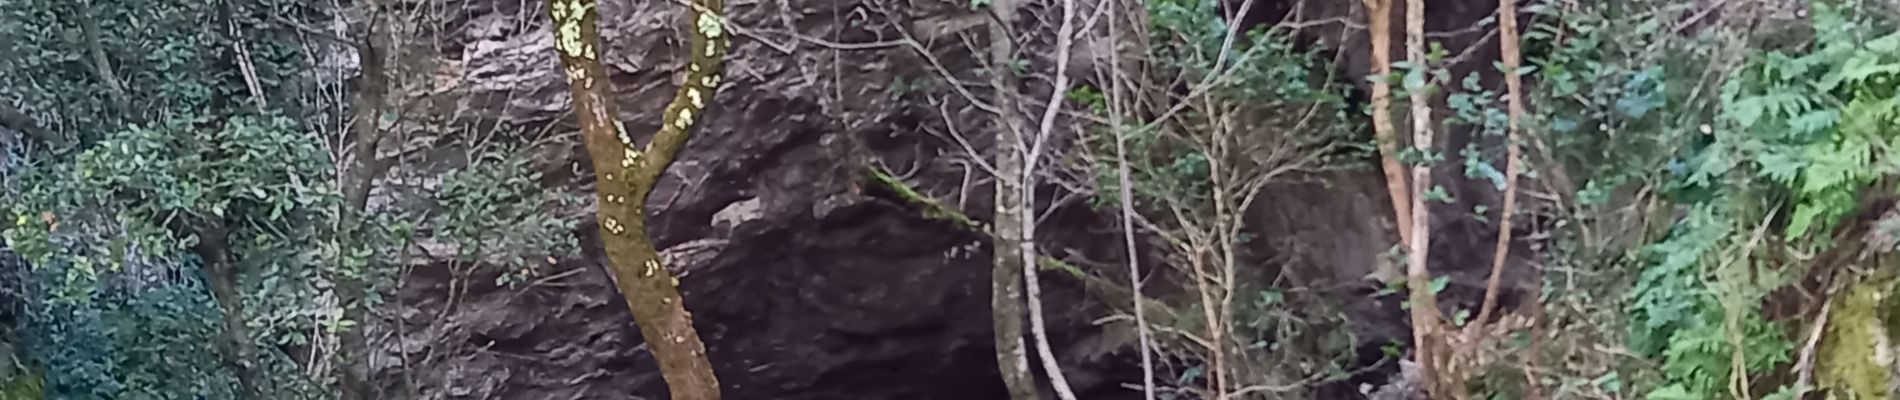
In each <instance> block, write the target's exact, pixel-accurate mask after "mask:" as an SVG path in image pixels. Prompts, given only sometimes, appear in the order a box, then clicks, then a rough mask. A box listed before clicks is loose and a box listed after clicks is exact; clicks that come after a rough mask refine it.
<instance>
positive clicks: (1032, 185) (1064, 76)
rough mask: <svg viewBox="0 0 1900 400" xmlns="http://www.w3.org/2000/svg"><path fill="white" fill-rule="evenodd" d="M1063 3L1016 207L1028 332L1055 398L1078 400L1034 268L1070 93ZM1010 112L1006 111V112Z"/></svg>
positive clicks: (1071, 4)
mask: <svg viewBox="0 0 1900 400" xmlns="http://www.w3.org/2000/svg"><path fill="white" fill-rule="evenodd" d="M1061 1H1062V24H1061V27H1059V28H1057V29H1056V70H1055V72H1054V73H1052V74H1051V75H1054V76H1055V86H1054V87H1053V88H1051V90H1050V93H1049V106H1048V107H1047V108H1045V109H1044V111H1043V114H1042V125H1041V126H1039V127H1038V128H1037V129H1036V131H1035V132H1034V135H1035V136H1034V137H1033V138H1025V139H1028V140H1026V141H1027V142H1030V146H1029V159H1028V160H1027V161H1026V162H1024V163H1023V168H1022V177H1021V178H1020V180H1021V182H1022V184H1021V186H1018V187H1017V188H1016V189H1017V190H1020V191H1022V194H1021V195H1018V197H1019V198H1020V200H1021V203H1018V204H1015V205H1014V206H1016V207H1020V208H1021V210H1022V211H1021V212H1020V213H1021V215H1022V220H1021V221H1018V222H1019V223H1021V224H1022V234H1023V240H1022V242H1021V243H1020V246H1022V250H1021V253H1022V264H1023V266H1024V268H1023V286H1024V287H1025V288H1026V289H1027V290H1028V293H1027V296H1026V297H1027V298H1028V300H1029V330H1030V333H1031V334H1032V335H1033V336H1034V337H1035V338H1036V356H1037V358H1041V359H1042V369H1043V372H1044V373H1045V374H1047V375H1048V376H1049V385H1050V387H1051V388H1053V389H1054V390H1055V393H1056V397H1057V398H1060V399H1062V400H1075V390H1074V389H1071V388H1070V387H1069V380H1068V378H1067V377H1064V376H1063V374H1062V366H1061V365H1060V363H1059V362H1057V360H1056V354H1055V350H1054V349H1051V348H1050V346H1049V328H1048V327H1047V326H1046V324H1045V323H1044V321H1043V316H1042V284H1041V283H1040V279H1039V277H1038V276H1037V273H1036V270H1037V268H1036V267H1035V266H1036V220H1037V217H1036V169H1037V166H1038V165H1039V161H1041V157H1042V153H1043V150H1044V146H1045V145H1047V144H1048V139H1049V136H1050V135H1051V134H1053V133H1054V131H1055V125H1056V117H1057V116H1058V115H1060V114H1061V112H1062V98H1063V96H1064V95H1067V94H1068V91H1069V50H1070V47H1071V46H1073V44H1074V38H1073V37H1072V36H1073V35H1074V33H1075V0H1061ZM999 95H1000V96H1015V95H1016V94H1015V92H1013V91H1012V92H1008V93H1002V94H999ZM1010 110H1011V109H1009V108H1005V109H1003V112H1005V113H1007V112H1010Z"/></svg>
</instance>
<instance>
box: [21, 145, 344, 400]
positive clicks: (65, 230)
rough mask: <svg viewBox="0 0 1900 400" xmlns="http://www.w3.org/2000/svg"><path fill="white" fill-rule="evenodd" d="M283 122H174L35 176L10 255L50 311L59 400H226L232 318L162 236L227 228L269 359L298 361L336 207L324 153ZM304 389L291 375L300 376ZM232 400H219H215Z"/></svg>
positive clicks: (36, 323) (183, 239)
mask: <svg viewBox="0 0 1900 400" xmlns="http://www.w3.org/2000/svg"><path fill="white" fill-rule="evenodd" d="M291 125H292V124H291V123H290V122H289V121H287V120H284V119H281V118H261V117H248V116H238V117H232V118H227V119H222V120H213V119H209V118H192V119H172V120H166V121H163V122H161V123H159V124H156V125H155V126H152V127H142V126H136V125H134V126H130V127H128V128H127V129H124V130H121V131H118V132H115V133H112V134H109V135H106V136H104V137H102V138H101V140H100V142H99V144H98V145H97V146H95V147H93V148H91V149H89V150H87V151H85V152H83V153H82V154H80V155H79V156H78V157H77V160H75V161H74V162H72V163H67V164H51V165H45V166H41V167H39V168H35V169H33V170H32V171H29V173H28V174H26V176H25V177H23V178H22V180H23V183H24V185H22V187H24V188H27V190H26V191H25V192H24V193H19V194H18V195H16V196H13V198H15V199H17V200H20V201H19V202H18V203H15V207H14V208H13V212H14V213H15V215H13V216H12V217H14V218H12V219H13V220H14V222H15V224H14V225H13V226H12V229H9V230H7V231H6V238H7V240H8V247H10V248H12V249H15V250H16V251H19V252H20V253H21V255H22V256H25V258H26V259H27V260H28V261H29V262H30V265H32V268H33V270H34V273H35V276H38V277H42V279H39V280H35V281H36V282H41V283H40V284H38V285H36V287H38V288H40V289H42V290H40V291H37V292H35V293H39V294H40V295H41V296H42V297H39V298H35V299H30V300H32V301H29V302H28V304H32V305H33V306H34V307H35V308H34V310H33V311H32V312H29V313H28V315H29V318H27V321H26V322H27V323H28V325H29V326H32V327H34V329H35V330H33V331H31V332H37V334H35V335H32V336H33V337H38V338H42V340H40V341H37V342H33V343H32V345H33V346H32V347H33V348H35V349H37V350H36V352H35V354H37V357H36V358H38V359H39V360H41V361H42V363H43V364H46V365H61V366H74V367H73V368H64V367H62V368H57V369H54V370H51V371H49V374H48V376H47V387H48V392H49V393H58V394H59V395H57V397H61V398H100V399H167V398H178V397H180V396H184V395H185V394H188V393H195V394H202V395H206V396H211V397H210V398H230V397H229V396H230V394H229V393H230V392H232V390H231V389H229V387H230V386H231V385H232V384H233V382H232V378H231V377H230V371H228V370H226V367H227V364H226V363H224V362H223V358H222V356H221V355H219V352H218V349H219V348H220V346H221V343H222V341H221V340H219V339H218V333H219V332H221V329H222V324H221V322H220V321H221V319H222V318H223V315H222V313H221V312H220V311H219V310H218V309H217V307H216V306H215V305H214V304H215V303H214V302H213V301H212V299H211V295H210V293H209V291H208V289H206V288H205V286H203V284H202V283H201V282H204V281H203V278H204V277H203V276H202V275H200V274H199V272H198V271H199V270H200V265H198V263H197V262H196V261H195V258H194V257H191V256H189V254H190V252H189V251H187V249H188V246H189V244H190V243H191V242H192V241H195V240H197V238H194V237H190V236H188V235H181V234H179V232H177V231H174V230H171V229H168V228H167V224H168V222H167V221H174V220H177V219H180V218H196V219H208V220H215V221H221V223H223V224H225V225H226V226H228V227H230V229H231V236H230V237H229V238H228V239H229V242H230V243H229V244H230V245H231V251H232V253H233V254H234V255H235V256H236V257H237V259H238V268H239V269H240V274H241V278H242V279H241V282H242V283H241V284H242V286H243V287H242V289H243V293H245V295H246V296H245V298H244V299H243V301H244V302H245V303H246V308H247V314H246V317H248V318H247V319H248V320H247V321H246V323H247V324H249V325H250V326H251V328H252V331H253V333H254V335H253V338H254V339H256V340H257V341H258V342H259V344H260V345H261V346H260V347H262V348H273V346H275V345H300V344H303V343H305V342H306V341H307V340H308V338H305V337H303V336H302V335H304V334H305V333H306V332H308V331H309V328H308V327H309V326H310V325H311V324H312V322H311V321H312V320H313V319H314V318H313V313H315V312H316V311H315V310H313V309H311V308H310V307H309V304H308V302H309V299H311V298H315V297H316V295H317V292H316V290H317V288H316V285H317V284H318V282H317V279H316V271H317V266H318V264H319V263H318V262H317V261H318V260H317V258H316V256H315V243H316V241H315V239H316V238H317V234H318V232H317V228H318V227H320V226H322V221H326V220H328V219H329V215H330V214H331V213H332V212H333V210H334V209H335V206H336V199H335V196H334V195H333V194H332V193H331V191H330V190H329V189H328V187H327V186H326V185H327V184H328V183H329V182H330V178H329V176H330V170H329V167H328V165H329V164H328V162H327V155H326V154H325V153H324V152H323V151H322V149H321V147H320V143H321V142H320V141H319V140H318V139H317V138H314V137H311V136H310V135H307V134H305V133H303V132H301V131H299V130H296V129H295V128H294V127H293V126H291ZM291 376H296V375H291ZM220 393H222V394H220Z"/></svg>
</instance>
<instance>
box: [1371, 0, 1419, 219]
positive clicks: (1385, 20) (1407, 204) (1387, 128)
mask: <svg viewBox="0 0 1900 400" xmlns="http://www.w3.org/2000/svg"><path fill="white" fill-rule="evenodd" d="M1364 1H1365V4H1366V19H1367V21H1366V22H1367V25H1368V26H1369V27H1370V29H1369V30H1368V31H1367V34H1368V35H1370V37H1371V40H1372V73H1373V75H1374V76H1375V77H1376V78H1377V79H1374V80H1373V81H1372V137H1373V139H1374V141H1376V142H1378V146H1379V155H1380V157H1379V167H1380V170H1382V171H1384V172H1385V189H1386V192H1387V193H1389V194H1391V198H1392V215H1393V221H1394V222H1395V224H1394V225H1397V226H1398V231H1399V243H1411V242H1412V225H1411V221H1412V205H1411V201H1412V200H1411V196H1410V195H1409V193H1411V191H1410V189H1406V187H1405V166H1403V165H1400V164H1399V138H1398V134H1397V133H1396V132H1394V129H1393V128H1392V83H1391V82H1390V81H1388V80H1387V79H1386V78H1387V77H1390V76H1392V0H1364Z"/></svg>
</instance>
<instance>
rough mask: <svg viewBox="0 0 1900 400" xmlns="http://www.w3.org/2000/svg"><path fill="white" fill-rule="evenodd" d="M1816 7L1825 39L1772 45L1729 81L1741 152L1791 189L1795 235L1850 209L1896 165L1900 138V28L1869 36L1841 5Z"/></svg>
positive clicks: (1730, 111)
mask: <svg viewBox="0 0 1900 400" xmlns="http://www.w3.org/2000/svg"><path fill="white" fill-rule="evenodd" d="M1816 11H1817V12H1816V14H1815V17H1816V19H1815V26H1816V29H1817V32H1816V38H1815V45H1816V46H1818V48H1815V49H1812V50H1811V51H1809V52H1807V53H1805V54H1793V55H1790V54H1783V53H1781V52H1778V51H1777V52H1772V53H1768V54H1765V55H1763V56H1762V57H1760V58H1758V59H1757V60H1756V61H1755V62H1753V63H1751V64H1750V65H1748V66H1747V67H1745V68H1744V69H1742V71H1740V78H1739V79H1731V80H1729V81H1728V82H1727V84H1726V85H1724V86H1723V88H1722V89H1723V90H1722V92H1723V93H1722V95H1723V100H1724V101H1723V103H1724V106H1723V109H1722V115H1723V116H1724V119H1726V120H1727V121H1728V122H1730V123H1733V124H1735V126H1736V127H1737V128H1739V129H1742V130H1744V131H1746V132H1747V133H1748V135H1747V136H1745V138H1746V139H1744V140H1739V142H1740V143H1737V144H1736V146H1737V147H1740V150H1742V151H1744V152H1745V153H1743V154H1742V155H1743V156H1745V157H1749V158H1751V159H1752V160H1751V161H1754V162H1755V163H1757V164H1758V165H1759V168H1760V170H1761V175H1762V176H1763V177H1765V178H1768V179H1769V180H1772V181H1774V182H1776V183H1779V184H1782V185H1785V186H1787V188H1788V189H1790V190H1792V191H1793V195H1794V197H1795V202H1796V206H1795V208H1794V212H1793V214H1792V216H1791V218H1790V221H1789V224H1788V227H1787V232H1786V234H1787V235H1788V236H1790V237H1804V236H1806V235H1808V234H1809V233H1811V232H1814V231H1818V230H1824V229H1827V228H1829V227H1831V226H1833V224H1834V222H1835V220H1837V219H1839V218H1841V217H1843V216H1845V215H1847V214H1848V213H1851V212H1853V211H1854V209H1855V207H1857V206H1858V205H1859V198H1860V194H1861V191H1862V190H1863V189H1865V188H1867V187H1868V185H1870V184H1872V183H1874V181H1875V180H1876V179H1878V178H1880V177H1883V176H1889V175H1892V174H1893V173H1895V172H1896V168H1895V166H1896V164H1895V162H1894V157H1893V156H1892V155H1894V153H1893V151H1894V150H1893V146H1892V144H1893V143H1894V141H1895V140H1900V129H1895V128H1893V126H1894V125H1895V124H1896V123H1900V98H1896V97H1894V94H1895V88H1896V87H1897V86H1896V85H1897V84H1900V33H1886V34H1884V35H1880V36H1877V37H1869V35H1867V34H1865V33H1863V32H1864V31H1865V30H1864V29H1860V26H1861V25H1859V24H1856V23H1854V22H1852V21H1850V20H1849V18H1851V16H1849V15H1846V14H1844V13H1843V12H1842V11H1841V10H1839V9H1837V8H1836V7H1834V6H1830V5H1826V4H1817V5H1816Z"/></svg>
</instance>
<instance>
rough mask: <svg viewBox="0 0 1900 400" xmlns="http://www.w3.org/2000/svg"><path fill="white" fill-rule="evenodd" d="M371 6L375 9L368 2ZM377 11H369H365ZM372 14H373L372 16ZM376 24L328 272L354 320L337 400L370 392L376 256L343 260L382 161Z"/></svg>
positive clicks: (361, 242) (365, 53)
mask: <svg viewBox="0 0 1900 400" xmlns="http://www.w3.org/2000/svg"><path fill="white" fill-rule="evenodd" d="M371 4H372V5H371V7H372V8H374V7H377V6H375V5H374V3H371ZM378 14H380V12H379V10H372V11H371V13H370V15H372V16H374V15H378ZM372 18H374V17H372ZM375 25H376V24H375V23H371V24H369V26H371V27H372V28H371V29H370V31H369V32H364V33H363V36H362V38H361V39H359V40H358V42H357V43H356V51H357V55H358V56H357V59H358V60H361V61H359V62H360V63H361V64H362V71H363V72H362V78H360V79H361V80H359V81H357V82H356V93H355V96H354V97H353V98H351V99H350V103H351V104H350V111H351V113H352V114H353V115H352V118H351V119H353V120H354V121H355V125H353V126H352V130H354V131H355V132H354V133H355V135H354V136H355V138H354V141H353V142H351V143H350V166H349V173H348V175H346V178H345V179H344V182H343V190H342V192H343V207H344V208H343V210H342V212H341V213H339V214H340V215H341V216H342V221H339V222H338V224H339V226H338V227H337V233H338V236H337V238H336V239H337V245H338V248H339V249H340V250H341V252H340V254H339V257H340V260H344V261H339V263H338V265H337V268H338V270H337V271H333V274H332V275H331V280H332V281H333V282H335V283H336V294H337V300H338V302H339V303H341V305H342V306H343V319H344V320H346V321H350V322H353V323H355V324H356V325H355V326H352V327H350V328H348V329H344V330H343V332H341V333H340V334H339V335H340V336H341V337H340V338H339V339H340V340H339V342H340V343H339V348H338V349H337V351H338V352H339V353H340V354H341V357H340V359H339V360H338V363H339V365H338V368H337V369H336V378H337V385H338V386H340V389H341V390H340V391H341V392H342V397H341V400H368V399H370V398H372V396H371V393H370V392H371V385H370V382H369V373H370V366H369V359H370V357H369V341H368V339H367V338H365V337H364V334H363V330H364V329H367V328H368V326H369V325H368V320H367V317H368V315H369V313H368V310H367V309H368V307H369V304H368V303H367V302H366V301H367V299H368V296H369V286H370V285H369V282H368V281H367V279H368V274H369V269H370V268H368V266H369V265H371V264H373V263H374V262H375V260H374V259H373V257H372V259H371V260H365V262H366V264H365V265H363V266H362V267H363V268H356V267H357V266H356V265H353V263H351V262H349V261H347V260H349V259H350V258H351V257H354V255H355V254H357V253H358V250H360V249H363V248H365V247H366V246H368V241H367V238H366V237H365V235H364V228H365V224H364V221H363V213H364V212H365V211H366V210H367V209H368V206H369V192H370V190H371V189H372V188H374V185H375V183H376V177H378V176H381V175H382V174H383V172H384V171H385V170H386V169H387V165H386V164H385V163H383V162H379V161H378V160H377V159H376V153H377V149H378V147H379V145H380V143H381V141H382V136H383V132H382V115H383V112H384V109H385V108H387V107H386V106H385V100H384V98H383V96H384V94H385V93H387V90H388V84H389V81H388V76H387V75H385V74H384V69H383V53H382V52H381V51H380V49H379V48H378V47H377V46H376V45H375V43H374V40H375V36H376V33H375V31H374V26H375Z"/></svg>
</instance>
